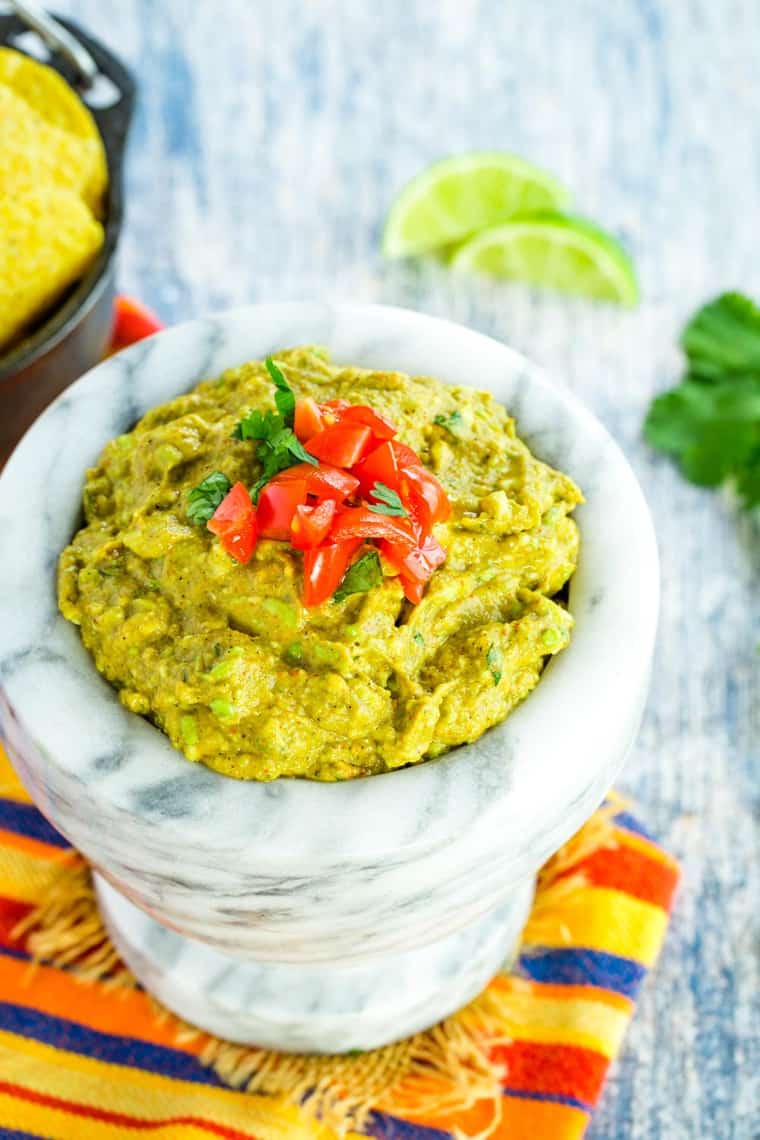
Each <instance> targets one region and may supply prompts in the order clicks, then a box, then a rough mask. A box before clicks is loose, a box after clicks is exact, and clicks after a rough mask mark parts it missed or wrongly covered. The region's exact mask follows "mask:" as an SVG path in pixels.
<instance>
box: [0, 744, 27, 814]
mask: <svg viewBox="0 0 760 1140" xmlns="http://www.w3.org/2000/svg"><path fill="white" fill-rule="evenodd" d="M0 796H3V797H4V798H5V799H8V800H14V801H16V802H17V803H22V804H28V803H31V802H32V798H31V796H30V795H29V793H28V792H27V790H26V788H25V787H24V785H23V784H22V783H21V781H20V780H19V778H18V776H17V775H16V773H15V772H14V770H13V767H12V766H11V762H10V760H9V759H8V756H7V754H6V753H5V751H4V750H3V746H2V744H0Z"/></svg>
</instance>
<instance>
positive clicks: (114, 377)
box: [0, 303, 658, 1052]
mask: <svg viewBox="0 0 760 1140" xmlns="http://www.w3.org/2000/svg"><path fill="white" fill-rule="evenodd" d="M306 343H320V344H325V345H327V346H328V347H329V348H330V350H331V353H332V356H333V359H334V360H336V361H339V362H341V361H342V362H345V363H353V364H359V365H366V366H371V367H374V368H386V369H398V370H401V371H405V372H410V373H416V374H428V375H431V376H435V377H437V378H438V379H441V380H444V381H447V382H450V383H456V384H474V385H477V386H479V387H484V388H487V389H489V390H490V391H491V392H493V394H494V396H495V397H496V398H497V399H498V400H500V401H501V402H503V403H504V404H505V405H506V407H507V408H508V409H509V411H510V413H511V414H512V415H513V416H514V417H515V418H516V421H517V428H518V431H519V433H520V435H521V436H522V437H523V438H524V439H525V440H526V441H527V442H528V444H529V445H530V446H531V448H532V449H533V450H534V451H535V453H536V454H537V455H538V456H539V457H540V458H542V459H545V460H546V461H548V462H550V463H552V464H554V465H555V466H557V467H560V468H561V469H563V470H565V471H567V472H568V473H569V474H571V475H572V476H573V478H574V479H575V480H576V481H577V482H578V484H579V485H580V487H581V488H582V489H583V491H584V494H585V496H586V503H585V504H584V505H583V506H582V507H581V508H580V509H579V510H578V512H577V519H578V523H579V525H580V528H581V538H582V545H581V557H580V562H579V566H578V570H577V572H576V574H575V575H574V577H573V580H572V584H571V590H570V608H571V610H572V612H573V614H574V616H575V619H576V627H575V630H574V635H573V638H572V642H571V644H570V647H569V648H568V649H567V650H566V651H565V652H564V653H562V654H561V655H560V656H559V657H558V658H557V659H555V660H552V661H551V663H550V664H549V666H548V667H547V670H546V672H545V674H544V676H543V678H542V680H541V682H540V684H539V686H538V688H537V689H536V690H535V691H534V693H533V694H532V695H531V696H530V697H529V698H528V699H527V700H526V701H525V702H524V703H523V704H522V705H521V706H520V707H519V708H518V709H517V710H516V711H515V713H513V714H512V716H510V717H509V719H508V720H507V721H506V722H505V723H504V724H502V725H500V726H497V727H496V728H494V729H492V730H491V731H490V732H488V733H486V735H485V736H483V737H482V738H481V739H480V740H478V741H477V742H476V743H474V744H471V745H467V746H465V747H462V748H459V749H457V750H455V751H454V752H452V753H450V754H449V755H447V756H444V757H442V758H441V759H439V760H436V761H431V762H428V763H425V764H422V765H419V766H417V767H414V768H409V769H405V770H402V771H398V772H394V773H390V774H387V775H382V776H375V777H370V778H368V779H361V780H356V781H351V782H347V783H339V784H319V783H313V782H309V781H299V780H292V779H284V780H278V781H276V782H274V783H270V784H258V783H243V782H239V781H235V780H231V779H228V778H225V777H223V776H221V775H218V774H217V773H215V772H212V771H210V770H209V769H207V768H204V767H202V766H200V765H191V764H189V763H188V762H187V760H185V759H184V757H183V756H181V755H180V754H179V753H178V752H176V751H175V750H174V749H173V748H172V746H171V745H170V744H169V741H168V740H167V738H166V737H165V736H164V735H163V734H162V733H161V732H159V731H158V730H157V729H155V728H154V727H153V726H152V725H150V724H149V723H148V722H147V721H145V720H143V719H142V718H141V717H139V716H136V715H134V714H132V713H130V712H128V711H127V710H126V709H124V708H123V707H122V706H121V705H120V703H119V701H118V699H117V696H116V693H115V692H114V690H113V689H112V688H111V687H110V686H109V685H108V684H107V683H106V682H105V681H104V680H103V679H102V678H101V677H100V676H99V675H98V673H97V672H96V670H95V667H94V665H93V663H92V660H91V658H90V656H89V654H88V653H87V652H86V651H85V650H84V648H83V647H82V644H81V642H80V639H79V634H78V631H77V630H76V629H75V627H73V626H72V625H70V624H69V623H67V622H66V621H64V619H63V618H62V617H61V616H60V614H59V613H58V609H57V604H56V592H55V572H56V562H57V558H58V554H59V552H60V551H61V549H62V548H63V547H64V546H65V545H66V543H67V542H68V541H69V539H70V538H71V535H72V534H73V533H74V531H75V530H76V528H77V526H78V525H79V521H80V517H81V507H80V503H81V491H82V483H83V475H84V471H85V468H86V467H87V466H89V465H91V464H92V463H94V462H95V460H96V458H97V456H98V454H99V452H100V450H101V448H102V446H103V445H104V444H105V443H106V441H107V440H109V439H111V438H112V437H113V436H115V435H118V434H119V433H121V432H124V431H126V430H128V429H129V428H130V427H131V426H132V424H134V422H135V420H136V419H137V418H138V417H139V416H140V415H142V414H143V413H144V412H145V411H147V410H148V409H149V408H151V407H153V406H154V405H155V404H158V403H161V402H163V401H165V400H167V399H169V398H170V397H172V396H174V395H176V394H177V393H179V392H182V391H185V390H186V389H188V388H191V387H192V386H193V385H195V384H196V383H197V382H198V381H199V380H201V379H203V378H205V377H209V376H214V375H216V374H217V373H219V372H221V371H222V370H223V369H224V368H227V367H229V366H230V365H235V364H239V363H241V362H243V361H245V360H249V359H255V358H261V357H263V356H264V355H265V354H266V353H269V352H276V351H277V350H278V349H282V348H283V347H286V346H291V345H296V344H306ZM0 534H2V535H3V550H4V555H3V558H2V559H1V560H0V731H1V732H2V735H3V738H4V740H5V742H6V746H7V749H8V751H9V754H10V755H11V758H12V761H13V763H14V765H15V767H16V769H17V771H18V773H19V775H20V777H21V779H22V780H23V782H24V784H25V785H26V787H27V788H28V790H29V792H30V793H31V795H32V796H33V797H34V800H35V802H36V804H37V806H38V807H39V808H40V810H41V811H42V812H43V813H44V814H45V815H46V816H47V818H48V819H49V820H50V821H51V822H52V823H53V824H54V825H55V826H56V827H57V828H58V829H59V830H60V831H61V832H62V833H63V834H64V835H65V836H66V837H67V838H68V839H69V840H70V841H71V842H72V843H73V844H75V845H76V846H77V847H78V848H79V849H80V850H81V851H82V852H83V853H84V854H85V855H86V856H87V858H88V859H89V860H90V861H91V862H92V864H93V866H94V868H95V869H96V883H97V889H98V897H99V900H100V904H101V907H102V910H103V914H104V918H105V920H106V923H107V925H108V927H109V930H110V932H111V934H112V936H113V938H114V939H115V941H116V943H117V945H118V947H119V949H120V951H121V952H122V954H123V956H124V958H125V959H126V961H127V962H128V964H129V965H130V966H131V967H132V969H133V970H134V972H135V974H136V975H137V977H138V978H139V979H140V980H141V981H142V982H143V983H144V984H145V985H146V987H147V988H148V989H149V990H151V991H152V992H153V993H154V994H155V995H156V996H157V997H159V998H160V999H161V1000H162V1001H164V1002H165V1003H166V1005H168V1006H169V1007H170V1008H171V1009H174V1010H175V1011H177V1012H178V1013H180V1014H181V1015H182V1016H184V1017H185V1018H187V1019H189V1020H191V1021H193V1022H195V1023H196V1024H198V1025H200V1026H201V1027H203V1028H206V1029H208V1030H210V1031H211V1032H214V1033H216V1034H218V1035H220V1036H223V1037H226V1038H228V1039H230V1040H235V1041H241V1042H251V1043H255V1044H257V1045H263V1046H268V1047H272V1048H277V1049H284V1050H295V1051H299V1050H308V1051H324V1052H341V1051H344V1050H349V1049H367V1048H370V1047H373V1046H377V1045H381V1044H384V1043H386V1042H389V1041H392V1040H395V1039H398V1038H400V1037H402V1036H404V1035H407V1034H409V1033H412V1032H414V1031H416V1030H419V1029H422V1028H424V1027H426V1026H429V1025H431V1024H433V1023H434V1022H436V1021H437V1020H439V1019H440V1018H441V1017H443V1016H445V1015H447V1014H448V1013H450V1012H452V1011H453V1010H454V1009H456V1008H457V1007H459V1006H460V1005H462V1004H464V1003H465V1002H466V1001H468V1000H469V999H470V998H471V997H473V996H474V995H475V994H476V993H477V992H478V990H479V989H480V988H481V987H482V986H483V985H484V984H485V983H486V982H487V980H488V978H489V977H490V975H491V974H492V973H493V972H495V970H496V969H497V968H498V966H499V964H500V963H501V962H502V961H503V960H504V958H505V957H506V956H507V955H508V954H509V953H510V952H511V950H512V949H513V947H514V945H515V943H516V940H517V938H518V936H519V932H520V929H521V927H522V924H523V922H524V919H525V916H526V913H527V909H528V906H529V903H530V899H531V894H532V887H533V881H534V877H535V874H536V871H537V870H538V868H539V867H540V865H541V863H542V862H543V861H544V860H545V859H546V858H547V857H548V856H549V855H551V854H552V852H553V851H555V850H556V849H557V847H559V846H560V844H561V843H563V842H564V841H565V840H566V839H567V838H568V837H569V836H570V835H571V834H572V833H573V832H574V831H575V830H576V829H577V828H578V827H579V826H580V825H581V824H582V823H583V822H584V820H585V819H586V818H587V817H588V816H589V815H590V814H591V812H592V811H593V810H594V809H595V808H596V807H597V805H598V804H599V803H600V801H601V800H602V798H603V797H604V795H605V793H606V792H607V790H608V789H609V787H610V785H611V783H612V781H613V779H614V777H615V775H616V773H617V772H618V770H619V768H620V766H621V765H622V763H623V761H624V759H625V756H626V753H627V752H628V749H629V747H630V745H631V743H632V741H633V738H634V736H635V734H636V732H637V730H638V727H639V722H640V717H641V712H642V707H643V702H644V699H645V696H646V690H647V685H648V679H649V670H650V662H651V655H652V649H653V644H654V636H655V627H656V620H657V606H658V564H657V552H656V545H655V539H654V533H653V529H652V525H651V521H650V518H649V513H648V510H647V507H646V504H645V502H644V499H643V497H642V494H641V491H640V489H639V486H638V484H637V482H636V479H635V477H634V475H633V473H632V471H631V469H630V467H629V466H628V464H627V462H626V460H625V459H624V457H623V455H622V453H621V452H620V450H619V448H618V447H617V445H616V444H615V443H614V442H613V441H612V439H611V438H610V437H609V435H608V434H607V433H606V431H605V430H604V428H603V427H602V426H601V425H600V424H599V423H598V421H597V420H596V419H595V418H594V417H593V416H592V415H591V414H590V413H589V412H588V411H587V410H586V409H585V408H583V407H582V406H581V404H580V403H579V402H578V401H577V400H576V399H574V397H573V396H572V395H571V394H570V393H569V392H568V391H567V390H566V389H565V388H563V387H561V386H559V385H557V384H555V383H552V382H551V381H550V380H549V379H547V378H546V376H545V375H543V374H542V372H541V371H540V370H539V369H537V368H536V367H535V366H533V365H532V364H530V363H529V362H528V361H527V360H526V359H524V358H523V357H521V356H519V355H517V354H516V353H514V352H513V351H511V350H510V349H509V348H507V347H505V346H504V345H502V344H499V343H497V342H496V341H494V340H491V339H489V338H487V337H484V336H481V335H479V334H477V333H475V332H472V331H470V330H468V329H465V328H462V327H460V326H457V325H454V324H451V323H448V322H446V321H441V320H436V319H433V318H431V317H427V316H423V315H421V314H419V313H414V312H409V311H405V310H401V309H392V308H384V307H381V306H372V305H366V306H362V305H338V306H330V305H324V304H317V303H314V304H278V305H258V306H251V307H248V308H242V309H237V310H233V311H232V312H229V313H226V314H223V315H221V316H219V317H212V318H209V319H205V320H196V321H192V322H190V323H188V324H184V325H180V326H178V327H176V328H173V329H170V330H169V331H167V332H165V333H162V334H161V335H159V336H157V337H155V338H152V339H150V340H148V341H145V342H143V343H141V344H138V345H136V346H134V347H133V348H131V349H129V350H128V351H126V352H123V353H120V354H119V355H118V356H116V357H114V358H112V359H110V360H107V361H105V362H104V363H102V364H100V365H99V366H98V367H97V368H95V369H93V370H92V371H91V372H89V373H88V374H87V375H86V376H85V377H83V378H82V379H81V380H80V381H78V382H77V383H76V384H74V385H73V387H71V388H69V389H68V390H67V391H66V392H65V393H64V394H63V395H62V396H61V397H59V399H58V400H57V401H56V402H55V403H54V404H53V405H52V406H51V407H50V408H49V409H48V410H47V411H46V412H45V413H44V414H43V416H42V417H41V418H40V419H39V420H38V421H37V422H36V424H35V425H34V426H33V427H32V428H31V430H30V431H29V432H28V433H27V435H26V436H25V437H24V439H23V440H22V442H21V444H20V445H19V447H18V448H17V450H16V452H15V453H14V455H13V456H12V458H11V460H10V462H9V463H8V466H7V467H6V469H5V471H4V472H3V474H2V477H1V478H0Z"/></svg>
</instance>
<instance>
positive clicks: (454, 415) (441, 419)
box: [433, 411, 464, 435]
mask: <svg viewBox="0 0 760 1140" xmlns="http://www.w3.org/2000/svg"><path fill="white" fill-rule="evenodd" d="M433 422H434V423H436V424H438V427H442V428H446V430H447V431H450V432H451V434H452V435H459V433H460V432H461V430H462V426H463V424H464V418H463V416H462V413H461V412H457V411H453V412H450V413H449V414H448V415H447V416H445V415H443V414H442V413H440V412H439V413H438V415H437V416H436V417H435V419H434V421H433Z"/></svg>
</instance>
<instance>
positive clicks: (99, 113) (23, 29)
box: [0, 15, 135, 467]
mask: <svg viewBox="0 0 760 1140" xmlns="http://www.w3.org/2000/svg"><path fill="white" fill-rule="evenodd" d="M56 19H58V22H59V23H60V24H62V25H63V26H64V27H65V28H66V29H67V30H68V31H69V32H71V33H72V35H74V36H75V37H76V39H77V40H79V42H80V43H81V44H82V45H83V46H84V47H85V48H86V49H87V50H88V51H89V53H90V55H91V56H92V58H93V59H94V61H95V63H96V64H97V66H98V70H99V72H100V75H99V77H98V79H97V80H96V83H95V85H94V86H93V87H92V88H90V89H88V88H85V87H83V86H81V85H80V84H79V83H78V82H77V76H76V74H75V72H74V70H73V69H72V67H71V65H70V64H69V62H68V60H67V58H66V57H65V56H63V55H62V54H60V53H58V52H56V51H55V50H51V49H50V47H45V50H46V52H48V53H49V55H48V56H47V57H46V58H45V60H44V62H45V63H47V64H49V65H50V66H51V67H53V68H55V70H56V71H57V72H58V73H59V74H60V75H62V76H63V78H64V79H66V80H67V82H68V83H69V84H70V85H71V86H72V87H73V88H74V89H75V90H76V92H77V94H78V95H79V96H80V97H81V98H82V99H83V100H84V102H85V104H86V105H87V106H88V107H89V109H90V111H91V112H92V114H93V116H94V118H95V121H96V122H97V124H98V128H99V130H100V133H101V135H102V136H103V143H104V145H105V149H106V157H107V159H108V172H109V187H108V197H107V201H106V214H105V219H104V225H105V241H104V243H103V246H102V248H101V250H100V252H99V253H98V256H97V258H96V260H95V262H94V263H93V265H92V266H91V267H90V269H89V270H88V271H87V273H86V274H85V276H84V277H83V278H82V279H81V280H80V281H78V282H77V283H76V284H75V285H73V286H72V288H71V289H70V290H69V291H68V292H67V293H66V295H65V296H64V297H63V298H62V299H61V300H60V301H58V303H57V304H56V306H55V308H54V309H52V310H51V311H50V312H49V313H48V314H47V316H46V317H44V318H43V319H42V320H41V321H40V322H38V324H37V325H36V326H35V327H34V328H33V329H32V330H31V331H30V332H29V333H28V334H27V335H26V336H25V337H24V338H23V339H22V340H20V341H17V342H16V343H15V344H14V345H13V346H12V347H11V348H10V349H8V351H6V352H5V353H1V352H0V467H2V465H3V463H4V462H5V460H6V459H7V458H8V456H9V455H10V453H11V451H12V449H13V447H14V446H15V444H16V443H17V442H18V440H19V439H20V438H21V436H22V435H23V434H24V432H25V431H26V429H27V428H28V427H29V426H30V424H31V423H32V422H33V421H34V420H35V419H36V418H37V416H38V415H39V414H40V412H41V411H42V410H43V409H44V408H45V407H47V405H48V404H49V403H50V402H51V400H53V399H54V398H55V397H56V396H57V395H58V393H59V392H61V391H63V389H64V388H66V387H67V386H68V385H69V384H71V383H72V381H74V380H76V379H77V378H78V377H79V376H81V375H82V373H83V372H86V371H87V369H88V368H91V367H92V366H93V365H94V364H97V362H98V360H100V359H101V357H102V356H103V353H104V352H105V351H106V349H107V347H108V341H109V337H110V334H111V327H112V322H113V298H114V291H115V272H116V269H115V254H116V249H117V246H118V242H119V235H120V233H121V224H122V216H123V164H124V150H125V146H126V141H127V134H128V131H129V123H130V119H131V117H132V111H133V108H134V102H135V83H134V80H133V79H132V76H131V75H130V73H129V71H128V70H127V69H126V67H125V66H124V64H123V63H122V62H121V61H120V60H119V59H117V58H116V56H114V55H113V54H112V53H111V52H110V51H108V50H107V49H106V48H104V47H103V45H102V44H101V43H99V42H98V41H97V40H95V39H93V38H92V37H91V36H89V35H87V34H86V33H85V32H83V31H82V29H81V28H79V27H78V26H77V25H76V24H74V23H72V22H71V21H70V20H63V19H60V18H59V17H56ZM28 37H36V33H35V32H31V31H30V29H29V27H28V26H27V24H25V23H24V21H23V20H22V19H21V18H19V17H18V16H3V15H0V44H3V45H6V46H8V47H13V48H16V49H17V50H20V51H24V50H25V48H26V47H27V45H28V44H29V42H30V41H29V38H28ZM37 43H38V45H43V41H42V40H41V39H37ZM43 46H44V45H43ZM27 54H30V55H31V54H32V53H31V52H27ZM35 58H36V53H35Z"/></svg>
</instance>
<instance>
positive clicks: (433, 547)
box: [379, 536, 446, 605]
mask: <svg viewBox="0 0 760 1140" xmlns="http://www.w3.org/2000/svg"><path fill="white" fill-rule="evenodd" d="M379 545H380V553H381V554H382V556H383V558H385V560H386V561H387V562H389V563H390V564H391V566H393V568H394V569H395V570H398V575H399V581H400V582H401V585H402V587H403V590H404V594H405V595H406V597H407V598H408V599H409V601H410V602H412V603H413V604H414V605H419V603H420V602H421V601H422V595H423V592H424V588H425V584H426V583H427V582H428V581H429V579H430V577H431V576H432V574H433V571H434V570H435V569H436V568H437V567H438V566H441V565H442V564H443V563H444V562H445V561H446V551H445V550H444V549H443V547H442V546H441V544H440V543H439V542H438V541H437V539H435V538H433V537H432V536H428V537H427V538H426V539H425V540H424V542H423V543H422V545H421V546H417V547H415V548H414V549H413V550H408V549H407V548H406V546H404V545H403V544H399V543H397V542H387V541H384V542H381V543H380V544H379Z"/></svg>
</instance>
